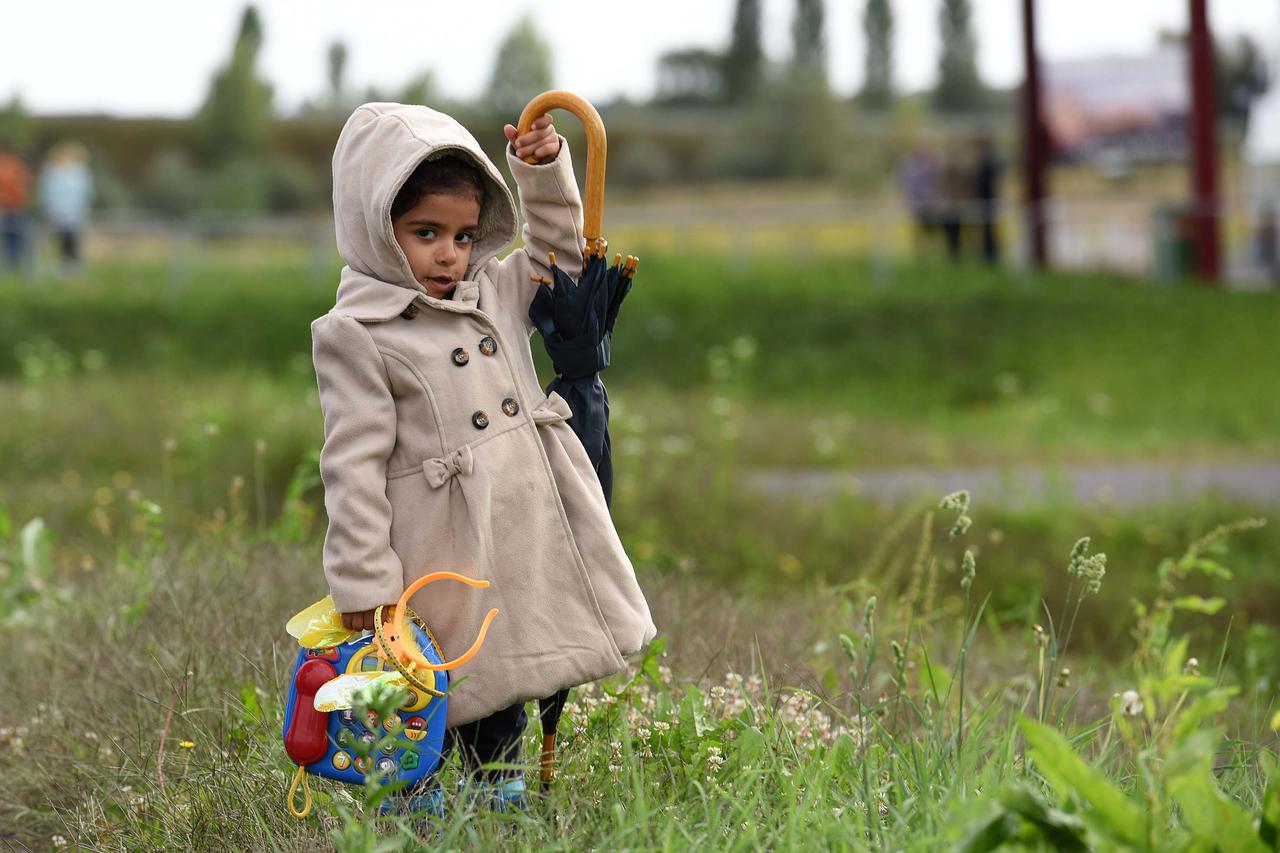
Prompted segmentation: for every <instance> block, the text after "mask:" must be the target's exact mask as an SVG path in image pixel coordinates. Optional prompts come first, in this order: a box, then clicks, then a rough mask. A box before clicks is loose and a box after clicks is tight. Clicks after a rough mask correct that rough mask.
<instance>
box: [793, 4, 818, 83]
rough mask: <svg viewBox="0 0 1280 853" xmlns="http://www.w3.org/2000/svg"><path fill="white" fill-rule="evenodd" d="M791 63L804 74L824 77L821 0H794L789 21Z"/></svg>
mask: <svg viewBox="0 0 1280 853" xmlns="http://www.w3.org/2000/svg"><path fill="white" fill-rule="evenodd" d="M791 41H792V45H793V51H792V57H791V64H792V66H793V67H794V68H795V70H796V71H797V72H799V73H800V74H801V75H804V76H816V77H820V78H822V79H824V80H825V79H826V46H825V44H824V39H823V35H822V0H796V14H795V18H794V19H793V20H792V22H791Z"/></svg>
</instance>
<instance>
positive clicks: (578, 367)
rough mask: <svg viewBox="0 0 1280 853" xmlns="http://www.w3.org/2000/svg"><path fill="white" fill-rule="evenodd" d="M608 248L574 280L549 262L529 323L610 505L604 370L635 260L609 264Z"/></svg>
mask: <svg viewBox="0 0 1280 853" xmlns="http://www.w3.org/2000/svg"><path fill="white" fill-rule="evenodd" d="M605 249H606V244H605V242H604V241H603V240H597V241H596V244H595V245H594V246H592V245H588V247H587V250H586V252H584V255H585V263H584V265H583V269H582V275H580V276H579V277H578V280H577V281H574V280H573V278H572V277H570V276H569V275H568V274H567V273H566V272H565V271H564V270H562V269H560V267H559V266H557V265H556V260H555V255H554V254H552V256H551V258H550V259H549V261H550V263H549V266H550V268H551V278H550V279H546V278H542V279H540V284H539V286H538V292H537V293H536V294H535V295H534V297H533V303H532V304H531V305H530V306H529V319H530V320H532V321H533V324H534V326H535V327H537V329H538V332H539V333H540V334H541V335H542V343H543V346H544V347H545V348H546V350H547V355H548V356H550V358H551V364H552V367H553V368H554V369H555V372H556V376H555V378H554V379H552V380H551V384H549V385H548V386H547V389H546V390H547V393H548V394H550V393H551V392H552V391H554V392H556V393H557V394H559V395H560V396H561V397H563V398H564V399H565V401H566V402H567V403H568V404H569V408H570V409H571V410H572V411H573V417H572V418H571V419H570V420H569V426H570V427H572V428H573V431H574V433H575V434H576V435H577V436H578V438H579V440H581V441H582V446H583V447H584V448H586V451H587V457H588V458H589V459H590V460H591V464H592V466H593V467H594V468H595V470H596V475H597V476H599V478H600V486H601V487H602V488H603V489H604V497H605V501H606V502H610V503H612V498H613V455H612V450H611V444H610V441H609V395H608V394H607V393H606V392H605V389H604V385H603V384H602V383H601V382H600V371H602V370H604V369H605V368H606V367H608V366H609V353H610V345H611V342H612V338H613V326H614V323H615V322H617V319H618V309H619V308H620V307H621V305H622V300H623V299H625V298H626V296H627V294H628V293H629V292H630V291H631V282H632V279H633V278H634V277H635V273H636V264H637V261H636V259H635V258H633V257H630V256H628V257H627V260H626V262H625V263H624V262H623V260H622V256H621V255H616V256H615V257H614V261H613V264H612V265H611V266H610V265H607V264H606V263H605Z"/></svg>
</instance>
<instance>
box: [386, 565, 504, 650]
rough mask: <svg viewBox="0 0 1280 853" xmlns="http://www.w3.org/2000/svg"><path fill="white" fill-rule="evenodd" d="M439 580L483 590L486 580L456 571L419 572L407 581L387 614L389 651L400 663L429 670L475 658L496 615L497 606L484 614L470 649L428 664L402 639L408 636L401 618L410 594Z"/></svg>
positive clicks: (407, 609) (407, 607)
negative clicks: (444, 660)
mask: <svg viewBox="0 0 1280 853" xmlns="http://www.w3.org/2000/svg"><path fill="white" fill-rule="evenodd" d="M439 580H451V581H458V582H460V583H465V584H466V585H467V586H474V587H476V588H477V589H484V588H485V587H487V586H489V582H488V581H478V580H474V579H473V578H469V577H466V576H465V575H460V574H458V573H457V572H431V573H430V574H428V575H423V576H422V577H420V578H418V579H417V580H416V581H414V582H413V583H411V584H409V586H408V587H407V588H406V589H405V591H404V593H403V594H401V596H400V600H399V601H397V602H396V609H395V611H394V612H393V613H392V614H391V627H392V629H393V631H392V634H393V635H394V636H393V638H392V640H391V642H390V646H391V651H392V652H393V653H394V654H395V656H396V657H397V658H399V659H400V660H401V661H402V662H403V663H406V664H413V666H414V667H416V668H419V669H427V670H431V671H433V672H438V671H439V670H446V669H455V668H457V667H460V666H462V665H463V664H464V663H466V662H467V661H469V660H471V659H472V658H473V657H475V656H476V652H478V651H480V647H481V646H483V645H484V638H485V635H486V634H488V633H489V623H491V622H493V619H494V617H495V616H497V615H498V608H496V607H495V608H493V609H492V610H490V611H489V612H488V613H486V614H485V617H484V622H483V623H482V624H481V625H480V634H479V635H478V636H477V637H476V641H475V642H474V643H472V644H471V648H469V649H467V650H466V651H465V652H463V653H462V655H461V656H460V657H458V658H456V659H454V660H451V661H446V662H445V663H432V662H431V661H429V660H427V659H426V658H425V657H423V656H422V653H421V652H420V651H418V650H416V649H414V648H413V646H414V644H413V643H410V642H407V641H406V637H408V636H409V635H408V634H406V633H405V630H404V617H405V614H406V613H408V612H409V598H410V596H412V595H413V594H414V593H415V592H417V591H418V590H420V589H422V588H423V587H424V586H426V585H427V584H429V583H433V582H434V581H439Z"/></svg>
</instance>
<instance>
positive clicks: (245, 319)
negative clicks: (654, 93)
mask: <svg viewBox="0 0 1280 853" xmlns="http://www.w3.org/2000/svg"><path fill="white" fill-rule="evenodd" d="M334 281H336V276H335V277H332V278H331V277H328V276H326V275H323V274H321V273H320V272H318V271H317V270H316V269H314V268H313V267H312V266H309V265H307V264H306V263H288V264H282V263H277V264H271V263H268V262H263V263H257V264H237V263H231V262H225V261H224V262H219V261H209V262H206V263H200V264H196V265H193V266H191V267H190V268H184V271H183V272H182V273H181V274H178V273H175V272H174V271H173V270H171V269H170V268H167V267H162V266H146V265H127V266H126V265H119V266H105V267H103V268H101V269H95V271H94V275H93V276H92V278H90V279H87V280H85V281H79V282H65V283H64V282H38V283H34V284H33V285H31V286H29V287H27V288H23V287H21V286H20V285H19V284H17V283H16V282H12V281H11V282H9V283H7V284H0V375H9V376H17V375H20V374H22V373H24V372H25V373H27V374H31V373H35V374H44V373H48V372H51V371H57V370H59V369H67V368H66V366H65V365H64V364H63V362H66V363H69V365H71V367H72V368H74V366H75V365H77V364H80V363H82V362H84V361H85V359H86V357H87V358H88V359H89V360H90V361H91V362H93V363H104V364H106V365H108V366H109V367H110V368H111V369H112V370H113V371H119V370H126V371H138V370H143V371H146V370H151V369H155V368H157V367H159V368H161V369H163V370H172V371H180V372H181V374H182V375H184V376H185V377H187V379H188V381H190V382H191V383H193V385H194V384H199V383H202V382H205V381H207V379H206V377H207V376H209V375H210V374H213V375H215V376H223V375H225V374H226V373H227V371H229V370H239V369H244V368H252V369H255V370H260V371H264V372H266V373H268V374H270V375H273V376H278V377H281V378H282V379H293V380H296V381H297V382H298V383H299V384H306V383H307V382H308V381H309V373H308V370H309V346H310V343H309V329H308V325H309V322H310V320H311V319H313V318H314V317H316V316H318V315H319V314H322V313H324V312H325V311H326V310H328V308H329V307H330V306H331V304H332V293H333V286H334ZM1278 321H1280V295H1277V294H1275V293H1266V294H1258V293H1212V292H1206V291H1202V290H1198V289H1194V288H1190V287H1187V288H1180V289H1174V290H1169V289H1156V288H1152V287H1143V286H1138V285H1134V284H1132V283H1129V282H1124V281H1118V280H1105V279H1096V278H1086V277H1081V276H1034V277H1033V276H1019V275H1015V274H1004V273H990V272H987V271H985V270H979V269H972V268H953V269H949V268H944V267H929V266H922V267H900V268H895V269H894V270H892V271H891V272H890V274H889V275H888V277H887V278H884V279H883V280H880V279H878V278H877V277H876V276H875V275H873V274H872V270H871V268H870V266H869V265H868V264H866V263H865V262H863V261H861V260H858V259H847V258H839V257H814V258H809V259H804V258H801V259H796V260H786V261H784V260H775V259H765V258H753V259H750V260H743V261H734V260H727V259H724V258H718V257H704V258H693V257H671V256H667V257H663V256H658V257H650V258H646V259H645V266H644V270H643V272H642V274H641V276H640V277H639V278H638V279H637V284H636V289H635V291H634V293H633V295H632V296H631V297H630V299H629V300H628V302H627V307H626V309H625V312H624V315H623V318H622V324H621V326H620V328H619V332H618V334H617V336H616V338H615V342H614V366H613V367H611V368H610V370H609V371H608V373H607V374H606V379H607V381H608V382H609V385H610V387H611V388H616V389H618V390H619V391H620V392H634V393H635V394H636V395H638V397H645V398H648V399H653V400H662V399H664V398H665V400H666V401H669V402H668V405H667V407H668V408H670V407H674V406H678V405H687V402H686V400H685V399H684V398H683V397H682V395H695V396H696V395H699V394H702V393H704V392H705V389H706V388H707V385H708V382H709V372H710V371H711V370H714V369H715V365H716V363H717V362H718V361H719V360H721V359H722V358H726V357H727V358H729V359H731V360H732V359H733V358H734V355H733V353H734V352H735V351H736V352H738V353H751V354H752V355H751V357H750V358H749V359H739V361H744V362H746V363H742V364H738V365H736V366H735V375H736V376H735V381H734V390H735V391H736V392H737V393H738V394H739V395H740V396H741V398H742V399H743V400H744V401H747V402H749V403H750V404H751V406H752V407H753V410H755V409H758V410H759V414H760V418H761V419H762V420H763V421H765V422H766V424H765V426H762V427H760V428H759V429H758V430H755V429H753V431H752V434H751V435H750V437H749V438H748V442H749V443H750V444H751V445H752V448H753V451H754V452H756V453H757V456H758V458H760V459H761V460H762V462H763V463H769V462H771V461H775V460H776V461H778V462H780V463H782V464H830V463H831V462H833V461H834V462H844V463H858V464H865V463H866V462H868V461H873V462H874V463H875V464H890V463H895V462H897V463H903V462H921V461H927V462H967V461H977V460H995V461H1008V460H1012V459H1027V458H1033V459H1037V460H1043V459H1046V458H1051V459H1075V460H1079V459H1106V458H1118V457H1127V456H1132V455H1135V454H1141V455H1167V456H1172V455H1177V456H1182V457H1185V456H1187V455H1197V456H1222V455H1240V454H1260V453H1274V452H1275V451H1276V449H1277V441H1276V438H1275V431H1274V429H1272V428H1271V425H1272V424H1274V423H1276V422H1277V420H1280V395H1276V394H1275V393H1274V388H1273V382H1272V377H1271V371H1270V370H1269V369H1268V366H1269V365H1272V364H1275V363H1277V360H1278V359H1280V338H1277V336H1276V335H1274V333H1273V331H1274V329H1275V328H1276V325H1277V322H1278ZM735 342H737V343H736V348H735ZM538 355H539V358H540V359H541V358H542V354H541V353H540V352H539V353H538ZM540 364H542V365H543V366H544V373H545V360H541V361H540ZM797 417H798V418H801V419H803V420H804V421H807V422H809V424H810V425H811V429H810V430H809V431H808V432H810V435H807V436H806V437H805V439H804V440H802V441H795V440H794V438H793V437H789V438H791V440H789V441H787V442H785V444H786V445H787V446H786V447H785V448H781V447H780V448H778V449H775V450H770V444H771V442H770V438H769V437H770V435H773V436H774V439H773V441H772V443H773V444H783V443H784V442H780V441H778V440H777V439H776V429H773V427H775V426H776V424H777V423H778V422H779V421H781V420H783V419H791V420H794V419H796V418H797ZM676 420H679V418H676ZM815 421H818V422H820V423H819V424H818V425H817V426H816V427H813V426H812V424H813V422H815ZM833 425H834V426H833ZM753 426H754V424H753V423H751V422H749V423H748V427H749V428H751V427H753ZM765 427H768V428H767V429H766V428H765ZM824 428H826V429H828V430H829V429H833V428H834V429H836V430H837V431H838V435H837V439H838V440H837V442H836V444H837V445H838V449H835V450H832V449H831V448H830V442H827V443H826V445H824V444H823V443H822V442H821V441H815V438H814V434H815V433H821V432H822V431H823V429H824ZM824 447H825V449H824Z"/></svg>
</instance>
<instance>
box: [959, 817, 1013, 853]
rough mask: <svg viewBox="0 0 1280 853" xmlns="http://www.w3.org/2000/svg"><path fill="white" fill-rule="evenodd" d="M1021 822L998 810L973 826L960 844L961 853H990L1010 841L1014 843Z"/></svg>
mask: <svg viewBox="0 0 1280 853" xmlns="http://www.w3.org/2000/svg"><path fill="white" fill-rule="evenodd" d="M1021 828H1022V822H1021V821H1020V820H1018V816H1017V815H1015V814H1013V813H1011V812H1009V811H1007V810H1006V809H1000V810H999V811H997V812H996V813H995V814H993V815H991V816H990V817H988V818H987V819H986V820H984V821H983V822H982V823H980V824H978V825H977V826H975V827H974V828H973V829H972V830H971V831H970V832H969V835H968V836H966V837H965V839H964V841H963V842H962V843H961V844H960V851H961V853H990V851H992V850H997V849H999V848H1000V847H1003V846H1004V845H1005V844H1007V843H1008V842H1010V841H1016V840H1017V838H1018V834H1019V830H1021Z"/></svg>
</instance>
